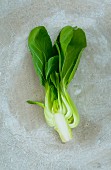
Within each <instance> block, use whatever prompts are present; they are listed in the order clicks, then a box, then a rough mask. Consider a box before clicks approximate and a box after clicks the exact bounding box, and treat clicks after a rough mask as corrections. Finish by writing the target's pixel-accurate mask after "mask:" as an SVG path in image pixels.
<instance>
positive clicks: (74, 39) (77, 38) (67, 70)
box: [60, 27, 86, 84]
mask: <svg viewBox="0 0 111 170" xmlns="http://www.w3.org/2000/svg"><path fill="white" fill-rule="evenodd" d="M64 30H65V31H64ZM72 30H73V34H72ZM68 35H69V37H70V38H69V37H68ZM64 37H65V38H64ZM67 37H68V38H67ZM66 40H67V41H66ZM60 45H61V49H62V51H63V54H64V62H63V65H62V71H61V79H64V83H65V84H67V83H68V79H69V78H70V80H69V82H70V81H71V78H72V76H74V74H75V71H76V69H77V66H78V64H79V60H80V59H78V58H79V57H80V55H79V54H80V52H81V51H83V49H84V48H85V47H86V37H85V33H84V31H83V30H82V29H80V28H77V27H74V28H73V27H68V29H66V27H65V28H63V29H62V30H61V33H60ZM76 62H77V63H78V64H76ZM75 66H76V68H75V69H74V67H75ZM72 71H73V73H72ZM71 73H72V75H71ZM70 75H71V77H70Z"/></svg>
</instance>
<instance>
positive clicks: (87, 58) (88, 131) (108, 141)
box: [0, 0, 111, 170]
mask: <svg viewBox="0 0 111 170" xmlns="http://www.w3.org/2000/svg"><path fill="white" fill-rule="evenodd" d="M39 25H45V26H46V28H47V29H48V32H49V34H50V35H51V38H52V41H53V40H54V39H55V37H56V36H57V34H58V32H59V30H60V29H61V28H62V27H63V26H65V25H72V26H76V25H77V26H79V27H82V28H83V29H84V30H85V32H86V36H87V42H88V47H87V49H86V50H85V51H84V53H83V56H82V58H81V62H80V65H79V68H78V70H77V73H76V76H75V78H74V79H73V81H72V82H71V84H70V87H69V89H68V90H69V93H70V94H71V97H72V99H73V100H74V101H75V103H76V105H77V107H78V110H79V113H80V116H81V122H80V124H79V126H78V127H77V128H76V129H74V130H73V136H74V138H73V140H72V141H71V142H69V143H67V144H62V143H61V141H60V139H59V137H58V135H57V133H56V132H55V131H54V130H53V129H52V128H49V127H48V126H47V124H46V123H45V120H44V115H43V110H42V109H41V108H39V107H38V106H34V105H28V104H27V103H26V100H28V99H33V100H36V99H37V100H44V90H43V88H42V87H41V86H40V84H39V80H38V77H37V76H36V75H35V72H34V69H33V65H32V60H31V56H30V53H29V51H28V48H27V37H28V34H29V32H30V30H31V29H32V28H33V27H35V26H39ZM0 106H1V107H0V170H49V169H51V170H99V169H101V170H111V0H68V1H67V0H66V1H64V0H43V1H42V0H38V1H36V0H10V1H9V0H0Z"/></svg>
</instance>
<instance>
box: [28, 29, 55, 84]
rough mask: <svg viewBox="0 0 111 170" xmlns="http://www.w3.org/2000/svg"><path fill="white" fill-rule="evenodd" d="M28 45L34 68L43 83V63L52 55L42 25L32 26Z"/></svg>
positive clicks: (50, 45) (46, 34) (50, 46)
mask: <svg viewBox="0 0 111 170" xmlns="http://www.w3.org/2000/svg"><path fill="white" fill-rule="evenodd" d="M28 46H29V49H30V51H31V54H32V58H33V63H34V68H35V71H36V73H37V75H38V76H39V78H40V81H41V83H42V85H45V63H46V62H47V61H48V59H49V58H50V57H52V43H51V39H50V37H49V35H48V33H47V30H46V29H45V27H44V26H39V27H36V28H34V29H33V30H32V31H31V32H30V34H29V37H28Z"/></svg>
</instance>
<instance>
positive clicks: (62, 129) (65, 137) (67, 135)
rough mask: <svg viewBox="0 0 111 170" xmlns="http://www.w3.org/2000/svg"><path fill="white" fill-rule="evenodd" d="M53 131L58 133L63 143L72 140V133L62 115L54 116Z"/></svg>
mask: <svg viewBox="0 0 111 170" xmlns="http://www.w3.org/2000/svg"><path fill="white" fill-rule="evenodd" d="M54 118H55V130H56V131H57V132H58V133H59V135H60V138H61V139H62V141H63V142H68V141H69V140H71V139H72V131H71V129H70V127H69V125H68V124H67V122H66V120H65V117H64V115H63V114H62V113H56V114H54Z"/></svg>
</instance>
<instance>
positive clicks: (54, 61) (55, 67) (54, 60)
mask: <svg viewBox="0 0 111 170" xmlns="http://www.w3.org/2000/svg"><path fill="white" fill-rule="evenodd" d="M55 71H56V72H59V56H58V55H56V56H54V57H51V58H50V59H49V60H48V62H47V64H46V69H45V74H46V79H47V78H48V77H49V76H50V74H51V73H52V72H55Z"/></svg>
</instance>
